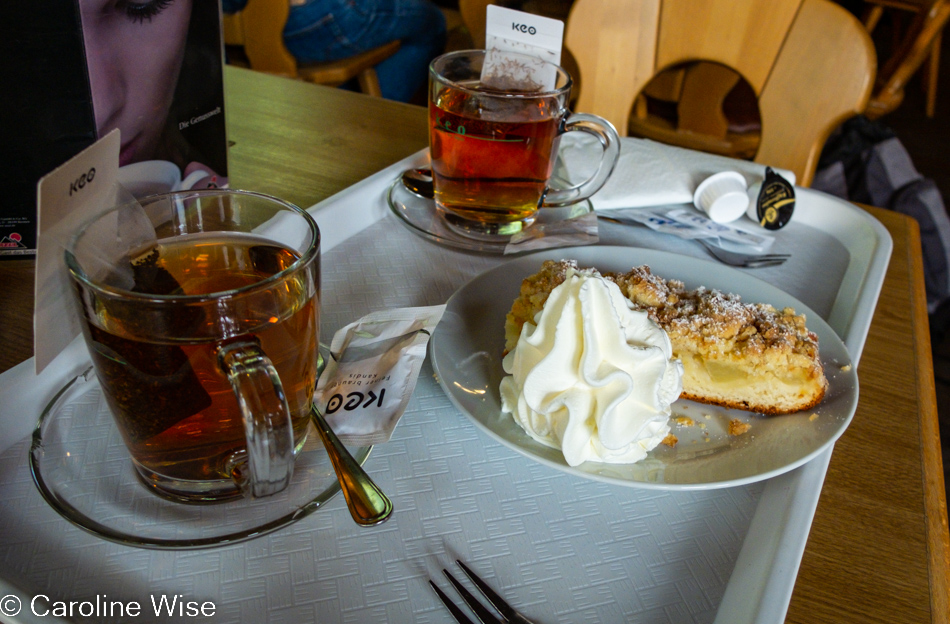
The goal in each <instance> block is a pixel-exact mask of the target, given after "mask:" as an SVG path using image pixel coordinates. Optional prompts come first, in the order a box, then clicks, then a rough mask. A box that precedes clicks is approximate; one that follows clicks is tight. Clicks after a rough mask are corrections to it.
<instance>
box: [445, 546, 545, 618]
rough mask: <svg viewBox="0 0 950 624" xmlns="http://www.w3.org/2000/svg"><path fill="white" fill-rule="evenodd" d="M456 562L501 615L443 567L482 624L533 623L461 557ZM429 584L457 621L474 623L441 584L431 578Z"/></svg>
mask: <svg viewBox="0 0 950 624" xmlns="http://www.w3.org/2000/svg"><path fill="white" fill-rule="evenodd" d="M455 563H457V564H458V565H459V567H460V568H462V572H464V573H465V576H467V577H468V578H469V579H470V580H471V581H472V583H474V584H475V587H476V588H477V589H478V591H479V592H481V594H482V596H484V597H485V598H486V599H487V600H488V602H489V603H490V604H491V605H492V606H493V607H495V609H496V610H497V611H498V613H499V614H501V617H498V616H496V615H495V614H494V613H492V611H491V610H490V609H489V608H488V607H486V606H485V605H483V604H482V603H481V602H479V600H478V599H477V598H475V596H473V595H472V593H471V592H470V591H468V590H467V589H465V586H464V585H462V584H461V583H459V582H458V581H457V580H456V579H455V577H454V576H452V575H451V574H450V573H449V571H448V570H446V569H443V570H442V574H444V575H445V577H446V578H447V579H449V582H450V583H452V586H453V587H455V590H456V591H457V592H458V593H459V595H460V596H461V597H462V600H464V601H465V604H467V605H468V606H469V608H471V610H472V611H473V612H474V613H475V616H476V617H478V620H479V621H480V622H482V624H533V623H532V622H531V620H529V619H528V618H526V617H525V616H523V615H521V614H520V613H518V612H517V611H516V610H515V609H514V607H512V606H511V605H509V604H508V603H507V602H505V600H504V599H503V598H502V597H501V596H499V595H498V594H497V593H496V592H495V591H494V590H493V589H492V588H491V587H489V586H488V584H487V583H485V581H483V580H482V579H480V578H479V577H478V575H476V574H475V573H474V572H472V571H471V570H470V569H469V567H468V566H467V565H465V564H464V563H462V561H461V560H460V559H456V560H455ZM429 585H431V586H432V589H434V590H435V593H436V594H438V596H439V599H440V600H441V601H442V604H444V605H445V607H446V608H447V609H448V610H449V613H451V614H452V617H454V618H455V621H456V622H458V623H459V624H474V623H473V622H472V620H471V619H469V617H468V616H467V615H465V612H464V611H462V610H461V609H460V608H459V607H458V605H456V604H455V603H454V602H452V600H451V599H450V598H449V597H448V596H446V595H445V592H443V591H442V590H441V589H439V586H438V585H436V584H435V583H434V582H433V581H432V580H431V579H430V580H429Z"/></svg>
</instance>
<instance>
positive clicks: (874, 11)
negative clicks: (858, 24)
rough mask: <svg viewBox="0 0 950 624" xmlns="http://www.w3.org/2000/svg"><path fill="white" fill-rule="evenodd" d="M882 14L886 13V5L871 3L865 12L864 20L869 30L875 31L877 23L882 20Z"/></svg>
mask: <svg viewBox="0 0 950 624" xmlns="http://www.w3.org/2000/svg"><path fill="white" fill-rule="evenodd" d="M882 15H884V7H882V6H881V5H879V4H874V5H871V7H870V8H868V9H867V10H866V11H865V12H864V18H863V20H862V21H863V22H864V27H865V28H867V30H868V32H874V28H875V27H876V26H877V23H878V22H879V21H881V16H882Z"/></svg>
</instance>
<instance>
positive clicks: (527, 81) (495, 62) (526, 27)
mask: <svg viewBox="0 0 950 624" xmlns="http://www.w3.org/2000/svg"><path fill="white" fill-rule="evenodd" d="M563 39H564V22H562V21H560V20H556V19H551V18H549V17H542V16H540V15H533V14H531V13H524V12H522V11H515V10H514V9H507V8H505V7H500V6H496V5H493V4H491V5H489V6H488V9H487V18H486V24H485V50H486V54H485V64H484V65H483V66H482V76H481V81H482V84H483V85H485V86H487V87H491V88H496V89H503V90H518V91H551V90H552V89H554V87H555V81H556V80H557V74H556V73H555V71H554V69H553V68H552V67H550V66H548V65H545V64H544V63H537V64H531V63H524V62H512V59H511V57H510V56H507V55H506V54H505V53H506V52H516V53H518V54H523V55H525V56H527V57H534V58H538V59H541V60H544V61H548V62H549V63H552V64H554V65H559V64H560V62H561V46H562V42H563Z"/></svg>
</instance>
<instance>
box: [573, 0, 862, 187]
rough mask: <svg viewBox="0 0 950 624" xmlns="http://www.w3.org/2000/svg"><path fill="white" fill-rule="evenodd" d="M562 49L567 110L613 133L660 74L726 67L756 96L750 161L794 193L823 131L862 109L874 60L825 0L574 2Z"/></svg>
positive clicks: (805, 181)
mask: <svg viewBox="0 0 950 624" xmlns="http://www.w3.org/2000/svg"><path fill="white" fill-rule="evenodd" d="M565 43H566V45H567V47H569V48H570V49H571V52H572V53H573V55H574V57H575V59H576V61H577V64H578V67H579V71H580V74H581V80H582V82H581V85H582V88H581V90H580V94H579V98H578V103H577V109H578V110H582V111H585V112H591V113H595V114H598V115H601V116H603V117H605V118H607V119H609V120H610V121H611V122H612V123H613V124H614V125H615V126H616V127H617V130H618V132H619V133H620V134H621V135H626V134H627V133H628V128H629V120H630V115H631V111H632V109H633V106H634V102H635V100H636V98H637V96H638V95H639V94H640V93H641V92H642V91H643V89H644V87H646V86H647V84H648V83H649V82H650V81H651V79H652V78H653V77H654V76H656V75H657V74H659V73H660V72H662V71H663V70H665V69H667V68H671V67H677V66H680V65H682V64H684V63H689V62H693V61H700V60H701V61H708V62H711V63H714V64H717V65H721V66H725V67H727V68H730V69H732V70H734V71H735V72H736V73H737V74H738V75H740V76H741V77H742V78H743V79H744V80H745V81H746V82H747V83H748V85H749V86H750V87H751V89H752V91H753V93H754V94H755V96H756V97H757V104H758V108H759V114H760V118H761V125H762V129H761V138H760V141H759V146H758V149H757V151H756V154H755V158H754V160H755V161H756V162H760V163H764V164H768V165H771V166H773V167H782V168H785V169H789V170H791V171H794V172H795V175H796V178H797V183H798V184H800V185H803V186H808V185H809V184H811V181H812V177H813V176H814V173H815V168H816V166H817V164H818V157H819V156H820V154H821V150H822V147H823V146H824V143H825V140H826V139H827V138H828V136H829V134H831V132H832V131H833V130H834V129H835V128H836V127H837V126H838V125H840V124H841V122H843V121H844V120H846V119H848V118H849V117H852V116H854V115H856V114H859V113H861V112H863V111H864V109H865V106H866V105H867V102H868V98H869V96H870V93H871V88H872V86H873V84H874V75H875V71H876V63H877V61H876V56H875V52H874V46H873V43H872V42H871V39H870V36H869V34H868V32H867V30H866V29H865V28H864V26H863V25H862V24H861V23H860V22H859V21H858V20H857V18H855V17H854V16H853V15H851V14H850V13H849V12H847V11H846V10H845V9H844V8H842V7H841V6H838V5H837V4H834V3H833V2H830V1H829V0H609V1H606V0H576V1H575V3H574V6H573V8H572V10H571V14H570V16H569V18H568V22H567V31H566V36H565ZM696 114H697V115H700V116H711V117H719V116H721V115H722V111H721V109H717V108H716V107H715V106H705V107H699V108H698V110H697V112H696ZM674 138H675V137H674ZM680 138H681V137H680ZM669 142H670V143H673V144H676V145H682V144H683V143H682V142H681V141H674V140H670V141H669Z"/></svg>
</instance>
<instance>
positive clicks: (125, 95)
mask: <svg viewBox="0 0 950 624" xmlns="http://www.w3.org/2000/svg"><path fill="white" fill-rule="evenodd" d="M191 3H192V0H79V5H80V11H81V15H82V30H83V39H84V43H85V48H86V62H87V65H88V67H89V80H90V84H91V88H92V99H93V108H94V109H95V113H96V128H97V130H98V135H99V136H100V137H102V136H105V135H106V133H108V132H110V131H111V130H113V129H114V128H119V129H120V131H121V135H122V152H121V156H120V164H121V165H126V164H128V163H132V162H138V161H140V160H149V159H152V158H154V157H155V152H156V150H157V148H158V145H159V142H160V139H161V135H162V131H163V129H164V127H165V121H166V119H167V117H168V111H169V108H170V107H171V103H172V98H173V97H174V95H175V85H176V84H177V82H178V74H179V71H180V70H181V63H182V58H183V56H184V50H185V41H186V38H187V36H188V24H189V21H190V18H191Z"/></svg>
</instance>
